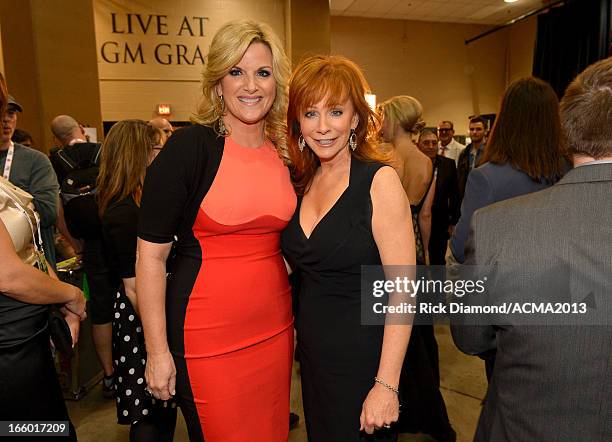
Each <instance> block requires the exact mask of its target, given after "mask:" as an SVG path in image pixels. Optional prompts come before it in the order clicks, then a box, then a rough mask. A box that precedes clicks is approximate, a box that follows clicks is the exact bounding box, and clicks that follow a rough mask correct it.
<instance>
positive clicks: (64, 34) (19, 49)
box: [0, 0, 102, 151]
mask: <svg viewBox="0 0 612 442" xmlns="http://www.w3.org/2000/svg"><path fill="white" fill-rule="evenodd" d="M0 8H1V28H2V44H3V57H4V69H5V75H6V80H7V84H8V86H9V91H10V93H11V94H12V95H14V96H15V98H16V99H17V101H19V103H20V104H22V105H23V108H24V112H23V113H22V114H20V115H19V121H18V124H17V127H19V128H21V129H25V130H27V131H28V132H30V133H31V134H32V136H33V137H34V140H35V142H36V144H37V147H38V148H39V149H40V150H42V151H46V150H47V149H48V148H49V147H50V146H51V145H52V136H51V133H50V129H49V124H50V122H51V119H52V118H53V117H55V116H56V115H58V114H62V113H67V114H70V115H72V116H74V117H75V118H76V119H77V120H79V121H80V122H81V123H83V124H87V125H90V126H93V127H96V128H97V129H98V133H99V132H100V131H101V130H102V124H101V118H100V94H99V87H98V71H97V66H96V59H95V50H96V48H95V40H94V35H93V33H92V29H93V9H92V5H91V2H88V1H82V0H54V1H47V0H30V1H22V0H2V1H0Z"/></svg>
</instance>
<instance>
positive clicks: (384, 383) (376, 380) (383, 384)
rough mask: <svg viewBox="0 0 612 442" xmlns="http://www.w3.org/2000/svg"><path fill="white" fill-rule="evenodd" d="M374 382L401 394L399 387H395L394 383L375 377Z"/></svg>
mask: <svg viewBox="0 0 612 442" xmlns="http://www.w3.org/2000/svg"><path fill="white" fill-rule="evenodd" d="M374 382H376V383H377V384H380V385H382V386H383V387H385V388H386V389H387V390H391V391H392V392H393V393H395V394H397V395H398V396H399V389H398V388H395V387H393V386H392V385H389V384H387V383H386V382H385V381H383V380H382V379H379V378H376V377H375V378H374Z"/></svg>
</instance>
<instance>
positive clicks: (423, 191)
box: [379, 95, 433, 264]
mask: <svg viewBox="0 0 612 442" xmlns="http://www.w3.org/2000/svg"><path fill="white" fill-rule="evenodd" d="M379 112H380V113H381V116H382V118H383V128H382V137H383V140H384V141H385V143H388V144H385V145H383V146H382V149H383V150H389V151H391V153H392V156H393V163H392V164H393V168H394V169H395V170H396V172H397V174H398V175H399V177H400V180H401V182H402V186H403V187H404V191H405V192H406V196H408V201H410V209H411V211H412V225H413V227H414V236H415V241H416V252H417V264H425V259H426V258H425V255H426V250H427V242H428V240H429V232H430V230H431V202H432V200H433V192H431V196H430V198H428V199H426V195H427V189H429V187H430V184H431V180H432V179H433V166H432V164H431V161H430V160H429V158H427V156H426V155H425V154H423V152H421V151H420V150H419V148H418V147H417V146H416V144H414V142H413V141H412V137H413V136H415V135H417V134H418V133H419V132H420V131H421V130H422V129H423V128H424V127H425V122H424V121H423V120H422V119H421V115H422V113H423V108H422V106H421V103H419V102H418V101H417V100H416V99H415V98H413V97H409V96H408V95H399V96H397V97H393V98H391V99H389V100H387V101H385V102H384V103H382V104H380V106H379Z"/></svg>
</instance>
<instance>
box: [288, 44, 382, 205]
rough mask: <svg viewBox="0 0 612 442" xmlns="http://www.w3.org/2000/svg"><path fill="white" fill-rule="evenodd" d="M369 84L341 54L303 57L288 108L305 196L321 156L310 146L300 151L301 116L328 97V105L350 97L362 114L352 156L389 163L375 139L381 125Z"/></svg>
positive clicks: (298, 185)
mask: <svg viewBox="0 0 612 442" xmlns="http://www.w3.org/2000/svg"><path fill="white" fill-rule="evenodd" d="M366 92H370V87H369V86H368V83H367V81H366V79H365V77H364V76H363V73H362V72H361V69H360V68H359V66H357V65H356V64H355V63H354V62H352V61H351V60H349V59H348V58H345V57H342V56H339V55H329V56H326V55H315V56H312V57H309V58H307V59H305V60H303V61H302V62H301V63H300V64H299V66H298V67H297V68H295V71H294V72H293V75H292V77H291V81H290V86H289V108H288V110H287V126H288V133H289V137H288V151H289V156H290V160H291V166H292V179H293V185H294V187H295V189H296V192H297V193H298V194H299V195H303V194H304V193H306V192H307V190H308V186H309V185H310V182H311V181H312V178H313V177H314V175H315V173H316V171H317V168H318V167H319V164H320V162H319V158H318V157H317V155H316V154H315V153H314V152H313V151H312V150H311V149H304V150H303V151H300V148H299V142H298V140H299V137H300V135H301V129H300V116H301V115H303V113H304V111H305V110H306V109H307V108H308V107H309V106H312V105H315V104H317V103H318V102H319V101H321V100H323V99H325V100H326V104H327V105H328V106H333V105H336V104H343V103H344V102H346V101H347V100H350V101H351V103H352V104H353V107H354V109H355V113H356V114H357V115H358V116H359V122H358V124H357V127H356V128H355V135H356V138H357V139H356V142H357V146H358V147H357V149H355V150H354V151H352V150H351V155H352V156H353V157H355V158H357V159H359V160H362V161H378V162H382V163H388V162H389V161H390V157H389V155H387V154H386V153H384V152H382V151H381V150H379V149H378V146H377V144H376V142H375V139H376V134H377V133H378V131H379V128H380V120H379V118H378V115H376V113H375V112H374V111H372V109H371V108H370V105H369V104H368V102H367V101H366V99H365V94H366Z"/></svg>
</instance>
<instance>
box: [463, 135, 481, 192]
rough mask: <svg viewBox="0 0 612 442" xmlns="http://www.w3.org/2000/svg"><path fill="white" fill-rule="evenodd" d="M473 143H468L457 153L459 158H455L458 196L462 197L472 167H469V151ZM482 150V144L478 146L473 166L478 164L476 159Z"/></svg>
mask: <svg viewBox="0 0 612 442" xmlns="http://www.w3.org/2000/svg"><path fill="white" fill-rule="evenodd" d="M473 145H474V143H470V144H468V145H467V146H466V147H465V149H463V150H462V151H461V153H460V154H459V158H458V159H457V180H458V182H459V198H461V199H463V195H464V194H465V186H466V184H467V180H468V175H469V174H470V172H471V171H472V170H473V169H470V152H471V151H472V146H473ZM483 152H484V144H483V145H482V147H481V148H480V151H479V152H478V153H477V154H476V159H475V161H474V163H475V164H474V166H473V167H474V168H475V167H476V166H477V165H478V161H479V160H480V157H481V156H482V153H483Z"/></svg>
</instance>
